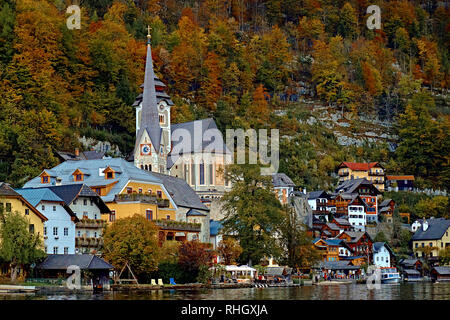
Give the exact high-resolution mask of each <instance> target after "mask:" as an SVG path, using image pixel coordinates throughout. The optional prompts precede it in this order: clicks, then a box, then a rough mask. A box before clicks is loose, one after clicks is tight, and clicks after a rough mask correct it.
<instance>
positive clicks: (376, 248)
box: [373, 242, 395, 256]
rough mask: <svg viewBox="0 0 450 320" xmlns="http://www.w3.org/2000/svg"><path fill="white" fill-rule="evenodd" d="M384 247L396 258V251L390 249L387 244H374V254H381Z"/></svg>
mask: <svg viewBox="0 0 450 320" xmlns="http://www.w3.org/2000/svg"><path fill="white" fill-rule="evenodd" d="M382 247H385V248H386V249H387V250H388V251H389V253H390V254H391V255H393V256H395V253H394V251H393V250H392V249H391V247H389V245H388V244H387V243H386V242H374V243H373V252H374V253H375V252H379V251H380V250H381V248H382Z"/></svg>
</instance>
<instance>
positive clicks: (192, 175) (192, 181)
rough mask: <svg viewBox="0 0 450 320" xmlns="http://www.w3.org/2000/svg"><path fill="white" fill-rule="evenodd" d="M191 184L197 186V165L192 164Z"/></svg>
mask: <svg viewBox="0 0 450 320" xmlns="http://www.w3.org/2000/svg"><path fill="white" fill-rule="evenodd" d="M191 184H192V185H195V184H196V183H195V164H191Z"/></svg>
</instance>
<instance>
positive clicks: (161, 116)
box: [159, 114, 165, 124]
mask: <svg viewBox="0 0 450 320" xmlns="http://www.w3.org/2000/svg"><path fill="white" fill-rule="evenodd" d="M164 120H165V119H164V115H163V114H160V115H159V123H161V124H164V122H165V121H164Z"/></svg>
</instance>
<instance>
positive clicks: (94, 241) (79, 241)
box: [75, 236, 103, 248]
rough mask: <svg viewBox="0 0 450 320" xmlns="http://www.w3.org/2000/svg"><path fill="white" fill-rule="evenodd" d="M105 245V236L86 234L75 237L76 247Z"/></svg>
mask: <svg viewBox="0 0 450 320" xmlns="http://www.w3.org/2000/svg"><path fill="white" fill-rule="evenodd" d="M102 245H103V238H88V237H85V236H82V237H75V246H76V247H78V248H79V247H90V248H97V247H101V246H102Z"/></svg>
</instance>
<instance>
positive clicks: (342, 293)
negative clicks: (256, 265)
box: [0, 282, 450, 300]
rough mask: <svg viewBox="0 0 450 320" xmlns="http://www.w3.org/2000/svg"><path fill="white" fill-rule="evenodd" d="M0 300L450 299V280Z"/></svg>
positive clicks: (23, 296)
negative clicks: (372, 286) (374, 285)
mask: <svg viewBox="0 0 450 320" xmlns="http://www.w3.org/2000/svg"><path fill="white" fill-rule="evenodd" d="M0 300H450V283H437V284H432V283H428V282H427V283H402V284H383V285H382V286H381V289H379V290H376V289H375V290H368V289H367V287H366V285H363V284H347V285H324V286H305V287H291V288H242V289H215V290H211V289H200V290H153V291H148V292H133V293H126V292H105V293H103V294H92V293H74V294H47V295H42V294H0Z"/></svg>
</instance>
